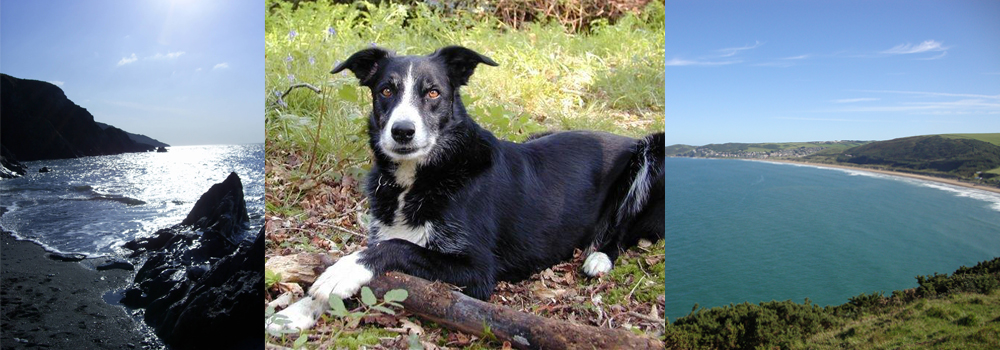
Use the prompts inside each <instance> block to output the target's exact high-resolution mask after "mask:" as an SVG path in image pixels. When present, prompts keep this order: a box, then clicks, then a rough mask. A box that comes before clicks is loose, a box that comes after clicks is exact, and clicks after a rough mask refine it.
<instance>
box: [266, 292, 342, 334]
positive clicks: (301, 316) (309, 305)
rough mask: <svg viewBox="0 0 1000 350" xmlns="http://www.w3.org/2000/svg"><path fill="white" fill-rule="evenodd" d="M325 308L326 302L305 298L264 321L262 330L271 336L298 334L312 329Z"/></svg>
mask: <svg viewBox="0 0 1000 350" xmlns="http://www.w3.org/2000/svg"><path fill="white" fill-rule="evenodd" d="M326 308H327V306H326V302H321V301H318V300H316V299H314V298H312V297H309V296H306V297H304V298H302V299H299V301H297V302H295V303H294V304H292V305H291V306H289V307H287V308H285V309H284V310H281V312H278V313H276V314H274V315H271V317H269V318H267V319H265V320H264V329H266V330H267V331H268V332H270V333H272V334H282V333H298V332H299V331H303V330H306V329H309V328H312V326H313V325H315V324H316V320H317V319H318V318H319V316H320V315H322V314H323V311H324V310H326Z"/></svg>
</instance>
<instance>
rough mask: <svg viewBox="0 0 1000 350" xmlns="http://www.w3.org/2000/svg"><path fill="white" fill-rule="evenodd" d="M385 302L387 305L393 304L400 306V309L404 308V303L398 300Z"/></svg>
mask: <svg viewBox="0 0 1000 350" xmlns="http://www.w3.org/2000/svg"><path fill="white" fill-rule="evenodd" d="M385 303H386V304H387V305H392V306H395V307H398V308H400V309H402V308H403V304H400V303H397V302H395V301H387V302H385Z"/></svg>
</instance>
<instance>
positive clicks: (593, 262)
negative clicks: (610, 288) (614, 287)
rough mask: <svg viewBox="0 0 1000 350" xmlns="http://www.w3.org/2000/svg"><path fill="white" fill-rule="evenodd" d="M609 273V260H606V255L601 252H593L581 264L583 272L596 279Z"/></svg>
mask: <svg viewBox="0 0 1000 350" xmlns="http://www.w3.org/2000/svg"><path fill="white" fill-rule="evenodd" d="M608 271H611V259H608V255H607V254H604V253H601V252H593V253H590V255H588V256H587V260H586V261H584V262H583V272H584V273H586V274H587V276H590V277H597V275H600V274H602V273H608Z"/></svg>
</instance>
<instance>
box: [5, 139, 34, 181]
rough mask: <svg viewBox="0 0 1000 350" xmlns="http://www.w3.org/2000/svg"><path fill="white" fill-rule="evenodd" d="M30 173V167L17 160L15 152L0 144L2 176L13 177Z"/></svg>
mask: <svg viewBox="0 0 1000 350" xmlns="http://www.w3.org/2000/svg"><path fill="white" fill-rule="evenodd" d="M26 174H28V167H26V166H24V164H21V162H19V161H17V157H15V156H14V153H11V152H10V151H8V150H7V147H3V145H0V178H4V179H12V178H15V177H19V176H24V175H26Z"/></svg>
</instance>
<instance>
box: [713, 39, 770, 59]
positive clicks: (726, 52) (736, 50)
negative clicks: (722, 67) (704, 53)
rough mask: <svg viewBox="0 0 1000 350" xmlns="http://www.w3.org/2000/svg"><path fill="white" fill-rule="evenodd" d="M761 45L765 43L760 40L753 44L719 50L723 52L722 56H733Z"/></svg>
mask: <svg viewBox="0 0 1000 350" xmlns="http://www.w3.org/2000/svg"><path fill="white" fill-rule="evenodd" d="M761 45H764V43H762V42H760V41H757V42H755V43H754V44H753V45H748V46H743V47H730V48H726V49H719V50H718V51H719V52H722V56H721V57H731V56H735V55H736V54H738V53H740V51H746V50H752V49H756V48H758V47H760V46H761Z"/></svg>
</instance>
